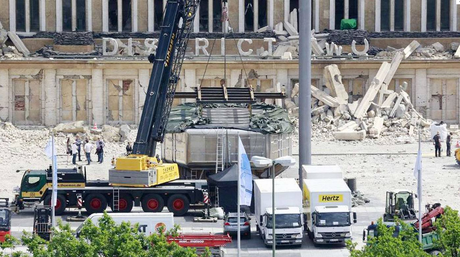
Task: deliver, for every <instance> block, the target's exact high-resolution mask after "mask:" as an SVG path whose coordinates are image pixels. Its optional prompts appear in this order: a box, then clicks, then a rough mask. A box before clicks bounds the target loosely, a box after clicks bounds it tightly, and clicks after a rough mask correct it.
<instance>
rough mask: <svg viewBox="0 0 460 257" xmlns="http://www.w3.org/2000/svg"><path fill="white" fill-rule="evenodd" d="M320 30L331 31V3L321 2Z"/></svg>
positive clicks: (324, 0)
mask: <svg viewBox="0 0 460 257" xmlns="http://www.w3.org/2000/svg"><path fill="white" fill-rule="evenodd" d="M319 29H320V30H324V29H329V1H326V0H322V1H319Z"/></svg>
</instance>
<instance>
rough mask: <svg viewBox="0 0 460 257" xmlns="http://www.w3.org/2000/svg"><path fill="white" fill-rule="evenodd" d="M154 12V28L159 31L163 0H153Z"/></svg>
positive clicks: (161, 20)
mask: <svg viewBox="0 0 460 257" xmlns="http://www.w3.org/2000/svg"><path fill="white" fill-rule="evenodd" d="M154 12H155V15H154V17H155V20H154V28H155V30H157V31H160V30H161V24H162V22H163V12H164V5H163V0H154Z"/></svg>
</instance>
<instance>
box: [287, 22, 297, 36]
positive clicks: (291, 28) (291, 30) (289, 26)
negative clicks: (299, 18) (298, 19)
mask: <svg viewBox="0 0 460 257" xmlns="http://www.w3.org/2000/svg"><path fill="white" fill-rule="evenodd" d="M284 28H285V29H286V31H287V32H288V33H289V35H291V36H298V35H299V32H297V30H296V29H295V28H294V26H292V24H290V23H289V22H287V21H285V22H284Z"/></svg>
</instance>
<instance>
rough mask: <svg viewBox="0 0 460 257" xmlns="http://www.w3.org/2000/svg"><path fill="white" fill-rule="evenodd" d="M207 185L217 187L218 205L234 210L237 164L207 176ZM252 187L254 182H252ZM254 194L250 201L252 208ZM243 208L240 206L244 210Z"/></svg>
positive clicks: (227, 209) (235, 207)
mask: <svg viewBox="0 0 460 257" xmlns="http://www.w3.org/2000/svg"><path fill="white" fill-rule="evenodd" d="M208 186H210V187H218V188H219V206H220V207H222V208H223V209H224V211H225V212H226V213H227V212H236V211H237V204H238V198H237V195H238V191H237V188H238V165H237V164H234V165H232V166H231V167H229V168H227V169H225V170H223V171H222V172H219V173H216V174H213V175H209V176H208ZM253 188H254V184H253ZM253 205H254V195H253V196H252V201H251V210H253V208H254V207H253ZM244 209H245V208H243V207H242V208H241V210H244ZM246 209H247V208H246Z"/></svg>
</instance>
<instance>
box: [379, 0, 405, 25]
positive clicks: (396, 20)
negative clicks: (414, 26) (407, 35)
mask: <svg viewBox="0 0 460 257" xmlns="http://www.w3.org/2000/svg"><path fill="white" fill-rule="evenodd" d="M391 2H392V1H391V0H381V2H380V24H381V30H382V31H402V30H404V0H394V6H391Z"/></svg>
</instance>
